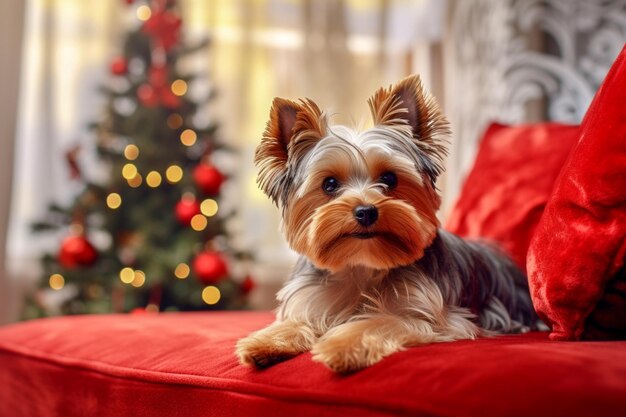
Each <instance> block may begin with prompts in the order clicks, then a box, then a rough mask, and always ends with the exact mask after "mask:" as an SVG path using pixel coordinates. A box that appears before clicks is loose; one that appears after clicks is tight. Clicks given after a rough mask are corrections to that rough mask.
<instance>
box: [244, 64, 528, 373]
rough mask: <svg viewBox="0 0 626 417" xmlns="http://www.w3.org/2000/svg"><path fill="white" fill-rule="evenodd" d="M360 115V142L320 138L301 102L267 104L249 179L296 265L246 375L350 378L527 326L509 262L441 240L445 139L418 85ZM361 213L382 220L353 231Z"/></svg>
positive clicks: (342, 135)
mask: <svg viewBox="0 0 626 417" xmlns="http://www.w3.org/2000/svg"><path fill="white" fill-rule="evenodd" d="M369 105H370V109H371V112H372V116H373V118H374V125H375V126H374V128H372V129H369V130H365V131H364V132H355V131H353V130H351V129H349V128H347V127H345V126H334V127H329V126H328V124H327V119H326V116H325V115H324V114H323V113H322V112H321V111H320V110H319V108H318V107H317V105H316V104H315V103H313V102H312V101H310V100H303V101H301V102H300V103H295V102H292V101H289V100H284V99H280V98H276V99H275V100H274V102H273V105H272V109H271V112H270V121H269V122H268V125H267V129H266V131H265V134H264V137H263V139H262V141H261V144H260V145H259V147H258V148H257V153H256V160H255V162H256V164H257V166H258V167H259V169H260V172H259V178H258V180H259V184H260V186H261V188H262V189H263V190H264V191H265V192H266V193H267V194H268V196H269V197H270V198H272V199H273V200H274V202H275V203H276V204H277V205H278V207H279V208H280V209H281V211H282V218H283V229H284V232H285V235H286V237H287V240H288V241H289V244H290V246H291V247H292V248H293V249H294V250H295V251H297V252H298V253H300V254H301V255H302V256H301V258H300V260H299V261H298V263H297V265H296V267H295V270H294V273H293V277H292V279H291V280H290V281H289V282H288V283H287V284H286V285H285V286H284V288H283V289H282V290H281V291H280V292H279V293H278V300H279V302H280V306H279V308H278V312H277V319H276V321H275V322H274V323H273V324H271V325H270V326H269V327H267V328H265V329H262V330H260V331H258V332H255V333H253V334H251V335H250V336H248V337H246V338H244V339H241V340H240V341H239V342H238V343H237V354H238V356H239V358H240V360H241V362H242V363H244V364H249V365H255V366H259V367H264V366H268V365H271V364H272V363H275V362H277V361H281V360H284V359H287V358H290V357H292V356H295V355H297V354H299V353H301V352H305V351H308V350H312V353H313V359H314V360H316V361H319V362H322V363H324V364H326V365H327V366H328V367H330V368H331V369H333V370H335V371H338V372H351V371H355V370H359V369H361V368H363V367H366V366H369V365H372V364H374V363H376V362H378V361H379V360H381V359H382V358H384V357H385V356H388V355H390V354H392V353H394V352H397V351H399V350H402V349H403V348H405V347H408V346H417V345H421V344H426V343H431V342H444V341H452V340H458V339H474V338H476V337H477V336H478V335H480V334H493V333H496V332H514V331H520V330H522V329H524V328H525V326H527V325H530V324H532V323H533V321H534V320H535V316H534V313H533V309H532V305H531V303H530V299H529V296H528V289H527V284H526V278H525V277H524V276H523V274H522V273H521V272H520V271H519V270H518V269H517V268H516V267H515V266H514V265H513V264H512V262H511V261H510V260H509V259H508V258H506V257H505V256H504V255H502V254H500V253H499V252H498V251H497V250H494V249H493V248H490V247H488V246H485V245H481V244H479V243H476V242H468V241H464V240H462V239H460V238H458V237H456V236H454V235H452V234H450V233H447V232H444V231H443V230H440V229H439V222H438V220H437V217H436V211H437V209H438V208H439V205H440V198H439V195H438V194H437V191H436V188H435V181H436V179H437V176H438V175H439V174H440V173H441V171H442V159H443V158H444V156H445V153H446V150H445V143H446V142H445V138H446V136H447V135H448V134H449V129H448V123H447V121H446V119H445V118H444V116H443V115H442V114H441V112H440V110H439V107H438V105H437V103H436V102H435V100H434V99H433V97H432V96H430V95H429V94H428V93H426V92H424V90H423V88H422V85H421V82H420V80H419V77H417V76H411V77H408V78H406V79H404V80H402V81H401V82H400V83H398V84H397V85H396V86H394V87H390V88H387V89H382V88H381V89H379V90H378V91H377V92H376V93H375V94H374V96H373V97H372V98H371V99H370V100H369ZM390 173H391V174H390ZM389 175H392V178H390V177H389ZM329 178H332V179H333V180H334V182H333V180H330V181H331V182H330V183H328V182H327V181H329V180H328V179H329ZM393 178H396V180H397V181H394V180H393ZM329 184H330V185H329ZM335 185H336V186H337V188H336V189H332V188H333V187H334V186H335ZM325 187H326V189H324V188H325ZM331 189H332V190H331ZM329 190H331V191H330V192H329ZM358 207H375V210H374V211H376V213H377V218H374V221H373V222H371V223H370V222H369V221H359V220H358V219H357V214H356V213H357V211H356V210H357V208H358Z"/></svg>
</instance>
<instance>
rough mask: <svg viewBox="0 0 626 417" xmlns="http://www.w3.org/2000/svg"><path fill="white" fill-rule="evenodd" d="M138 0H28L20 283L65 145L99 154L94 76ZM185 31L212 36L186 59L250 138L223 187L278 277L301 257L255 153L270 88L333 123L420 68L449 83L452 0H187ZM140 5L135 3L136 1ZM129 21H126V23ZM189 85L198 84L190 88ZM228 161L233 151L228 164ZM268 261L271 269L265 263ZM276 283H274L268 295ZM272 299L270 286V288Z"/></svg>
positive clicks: (243, 239) (31, 266)
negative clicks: (442, 49)
mask: <svg viewBox="0 0 626 417" xmlns="http://www.w3.org/2000/svg"><path fill="white" fill-rule="evenodd" d="M143 3H144V2H142V1H141V0H135V2H134V3H133V4H132V5H131V6H126V5H125V2H123V1H121V0H115V1H102V0H29V2H28V12H27V18H26V30H25V49H24V53H25V56H24V62H23V70H22V73H23V75H24V82H23V84H22V88H21V98H22V106H21V108H20V118H19V132H18V142H17V154H16V155H17V156H16V160H15V161H16V164H15V165H16V170H15V182H14V184H15V187H14V194H13V204H12V222H11V237H10V245H9V254H10V258H11V260H12V263H11V264H12V270H13V271H14V274H15V276H16V277H19V279H20V281H24V277H25V276H32V277H35V276H36V266H37V262H36V258H37V255H38V254H39V253H40V252H41V250H42V249H43V248H47V249H48V250H50V249H54V248H56V247H57V246H58V242H57V241H56V240H55V239H52V240H47V241H46V240H42V239H41V237H40V236H38V237H37V238H33V236H32V235H31V234H30V232H29V230H28V225H29V224H30V223H31V222H32V221H33V220H35V219H37V218H40V217H41V215H43V214H44V213H45V212H46V206H47V204H48V203H49V202H51V201H57V202H67V201H71V198H72V196H73V195H74V194H75V192H76V191H77V190H76V187H78V186H79V185H78V184H74V183H72V181H71V180H69V175H68V173H67V168H66V166H65V165H66V164H65V162H64V160H65V158H64V154H65V152H66V151H67V150H68V148H69V147H71V146H72V145H74V144H78V143H81V144H82V147H83V148H82V150H81V154H80V158H81V162H82V164H83V165H84V166H85V167H87V166H91V165H93V162H94V160H93V154H92V152H91V149H90V146H89V143H90V142H91V143H92V141H90V136H89V133H88V130H87V123H89V122H90V121H93V120H95V119H97V117H98V114H99V112H100V111H101V110H102V105H101V103H102V97H101V96H100V95H99V94H98V92H97V87H98V85H99V84H100V83H102V82H104V81H105V80H106V77H107V73H108V62H109V61H110V59H111V58H112V57H113V56H115V55H116V53H117V52H118V51H119V48H120V47H121V41H122V38H123V36H124V32H125V30H127V26H128V24H132V21H133V19H135V20H136V17H135V16H134V15H133V10H134V8H136V7H138V6H139V5H141V4H143ZM180 3H181V5H182V12H183V21H184V33H185V36H186V37H187V39H189V40H193V39H199V38H203V37H206V36H207V35H209V36H210V37H211V39H212V41H213V42H212V45H211V47H210V48H208V49H207V51H206V53H200V54H198V55H197V56H195V57H194V58H193V59H191V60H188V61H186V62H184V63H183V65H185V66H187V67H188V68H189V70H190V71H191V70H193V71H204V72H205V73H206V75H207V77H208V80H209V85H202V84H199V85H198V86H197V88H199V89H207V88H214V89H215V90H216V92H217V93H218V98H217V99H216V100H215V101H214V102H213V103H212V105H211V108H210V111H209V112H208V113H207V114H204V115H201V117H211V118H213V119H214V120H216V121H217V122H218V123H219V124H220V125H221V130H220V134H221V137H222V139H223V140H225V141H227V142H229V143H230V144H232V145H235V146H236V147H238V148H239V149H240V151H241V152H240V157H239V159H238V160H237V161H235V162H234V163H233V162H232V161H231V162H230V165H231V166H230V167H228V166H225V167H224V169H229V168H235V171H236V173H237V179H236V181H232V182H231V183H230V184H228V185H227V186H226V187H225V188H224V198H225V199H226V200H227V201H226V202H225V204H227V205H237V207H238V208H239V211H240V216H239V217H238V218H237V219H236V221H234V222H233V223H232V224H231V225H230V227H231V231H232V235H233V239H234V240H235V242H233V243H234V244H235V245H239V246H242V247H247V248H248V249H251V250H253V251H254V252H255V253H256V255H257V257H258V259H259V262H258V264H259V265H266V266H268V267H267V268H262V267H261V266H259V269H258V270H257V271H256V279H257V281H258V282H259V283H260V284H261V286H262V285H263V283H264V282H276V281H280V280H281V279H282V278H283V277H284V276H285V275H286V271H287V268H288V266H289V264H290V259H292V258H293V254H291V253H290V252H289V251H288V249H287V247H286V245H285V244H284V241H283V238H282V237H281V236H280V234H279V232H278V227H279V218H278V215H277V210H276V209H275V208H274V207H272V206H271V205H270V203H269V202H268V200H267V198H266V197H265V196H263V195H262V194H261V193H260V192H259V191H258V189H257V187H256V184H255V174H256V172H255V170H254V167H253V166H252V159H253V152H254V148H255V147H256V145H257V143H258V141H259V139H260V135H261V133H262V132H263V129H264V127H265V123H266V121H267V117H268V113H269V106H270V103H271V100H272V98H273V97H274V96H284V97H288V98H292V99H295V98H299V97H309V98H312V99H314V100H315V101H316V102H317V103H318V104H319V105H320V106H321V107H322V108H331V109H333V110H334V111H336V112H339V113H338V114H337V117H336V121H338V122H342V123H350V124H355V123H357V124H358V122H359V121H361V120H366V118H367V117H366V116H367V104H366V99H367V98H368V96H369V95H370V94H371V93H373V91H374V90H375V89H376V88H378V87H379V86H382V85H388V84H390V83H391V82H394V81H396V80H398V79H400V78H402V77H404V76H406V75H408V74H409V73H411V72H413V71H416V70H417V71H418V72H421V73H423V74H424V78H425V82H426V85H427V86H430V87H432V88H433V89H434V90H435V94H437V92H438V91H437V90H441V85H440V77H439V75H438V71H439V70H438V67H437V66H436V65H435V64H434V61H433V57H435V58H437V56H438V52H437V51H438V49H437V45H438V43H439V40H440V38H441V34H442V33H441V32H442V30H443V27H444V24H443V23H444V22H443V20H444V14H445V5H446V2H445V1H438V0H421V1H420V0H367V1H363V0H360V1H357V0H328V1H313V0H236V1H233V0H212V1H210V2H207V1H205V0H182V1H181V2H180ZM129 7H130V9H129ZM120 22H121V23H120ZM191 93H192V94H193V91H191ZM225 163H226V164H228V161H225ZM267 271H269V272H267ZM273 290H274V289H273V288H271V289H269V290H268V293H271V292H272V291H273ZM269 298H270V299H272V298H273V297H269Z"/></svg>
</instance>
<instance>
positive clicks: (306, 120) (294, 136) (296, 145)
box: [254, 97, 326, 203]
mask: <svg viewBox="0 0 626 417" xmlns="http://www.w3.org/2000/svg"><path fill="white" fill-rule="evenodd" d="M325 135H326V120H325V117H324V115H323V114H322V113H321V112H320V109H319V107H318V106H317V105H316V104H315V103H314V102H313V101H311V100H309V99H305V100H300V103H296V102H294V101H291V100H286V99H283V98H279V97H276V98H275V99H274V101H273V102H272V108H271V110H270V120H269V121H268V122H267V127H266V128H265V132H264V133H263V139H261V143H260V144H259V146H258V147H257V149H256V153H255V158H254V163H255V165H256V166H257V167H258V168H259V176H258V178H257V182H258V183H259V186H260V187H261V189H262V190H263V191H264V192H265V194H267V195H268V196H269V197H270V198H271V199H272V200H273V201H274V202H275V203H276V202H278V200H279V198H280V196H281V194H282V191H284V190H285V189H286V187H287V186H288V181H287V178H286V176H287V175H286V174H287V170H288V164H289V161H291V160H297V159H298V158H300V157H301V156H302V155H303V154H304V153H306V152H307V151H308V150H309V149H310V148H311V147H312V146H313V145H314V144H315V143H316V142H317V141H318V140H319V139H321V138H322V137H324V136H325Z"/></svg>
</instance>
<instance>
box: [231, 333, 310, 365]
mask: <svg viewBox="0 0 626 417" xmlns="http://www.w3.org/2000/svg"><path fill="white" fill-rule="evenodd" d="M314 340H315V334H314V332H313V330H312V329H311V328H309V327H307V326H306V325H303V324H299V323H293V322H279V323H274V324H272V325H270V326H269V327H267V328H265V329H262V330H259V331H258V332H255V333H252V334H251V335H250V336H248V337H245V338H243V339H240V340H239V341H238V342H237V346H236V354H237V356H238V357H239V361H240V362H241V363H242V364H244V365H249V366H256V367H258V368H266V367H268V366H271V365H274V364H275V363H278V362H281V361H284V360H286V359H289V358H292V357H294V356H296V355H298V354H300V353H302V352H305V351H307V350H309V349H310V348H311V345H312V344H313V342H314Z"/></svg>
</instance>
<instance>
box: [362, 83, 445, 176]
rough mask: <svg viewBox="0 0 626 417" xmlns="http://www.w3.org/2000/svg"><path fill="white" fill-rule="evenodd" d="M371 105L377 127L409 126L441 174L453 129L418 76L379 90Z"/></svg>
mask: <svg viewBox="0 0 626 417" xmlns="http://www.w3.org/2000/svg"><path fill="white" fill-rule="evenodd" d="M368 104H369V107H370V111H371V113H372V118H373V119H374V124H375V125H376V126H402V125H408V126H410V128H411V132H412V134H413V139H414V141H415V143H416V144H417V145H418V147H419V148H420V149H421V150H422V151H423V152H424V153H425V154H426V155H427V156H429V157H430V158H432V159H431V160H432V162H433V164H434V166H433V167H432V168H433V170H434V172H433V174H434V175H435V176H436V175H438V174H439V173H440V171H441V170H442V167H441V165H442V160H443V158H444V157H445V155H446V152H447V151H446V146H445V144H446V142H445V138H446V137H447V136H448V135H449V134H450V128H449V124H448V121H447V120H446V118H445V116H444V115H443V113H442V112H441V110H440V109H439V105H438V104H437V101H436V100H435V98H434V97H433V96H431V95H430V94H429V93H428V92H426V91H424V87H423V86H422V81H421V80H420V77H419V75H411V76H409V77H407V78H405V79H403V80H402V81H400V82H399V83H398V84H396V85H395V86H390V87H388V88H379V89H378V90H377V91H376V92H375V93H374V95H373V96H372V97H371V98H370V99H369V100H368Z"/></svg>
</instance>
